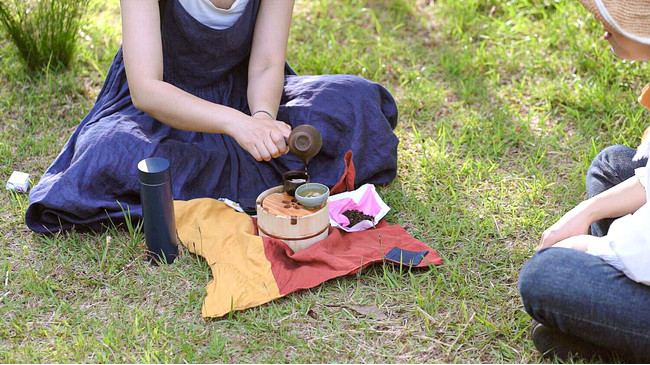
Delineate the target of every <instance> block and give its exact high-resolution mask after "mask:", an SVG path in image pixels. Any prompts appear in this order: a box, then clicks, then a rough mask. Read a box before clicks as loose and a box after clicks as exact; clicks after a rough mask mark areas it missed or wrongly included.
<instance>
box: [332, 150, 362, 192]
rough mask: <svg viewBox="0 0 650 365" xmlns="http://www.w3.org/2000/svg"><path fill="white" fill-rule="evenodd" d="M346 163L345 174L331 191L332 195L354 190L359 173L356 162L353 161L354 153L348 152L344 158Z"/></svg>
mask: <svg viewBox="0 0 650 365" xmlns="http://www.w3.org/2000/svg"><path fill="white" fill-rule="evenodd" d="M343 161H344V162H345V168H344V170H343V174H341V178H340V179H339V181H338V182H337V183H336V184H334V186H332V188H331V189H330V194H338V193H342V192H344V191H350V190H354V179H355V177H356V176H357V172H356V170H355V168H354V161H352V151H350V150H348V152H346V153H345V157H343Z"/></svg>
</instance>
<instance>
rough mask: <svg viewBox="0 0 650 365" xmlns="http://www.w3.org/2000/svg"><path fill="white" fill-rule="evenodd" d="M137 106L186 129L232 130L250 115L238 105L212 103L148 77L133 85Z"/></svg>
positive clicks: (201, 130)
mask: <svg viewBox="0 0 650 365" xmlns="http://www.w3.org/2000/svg"><path fill="white" fill-rule="evenodd" d="M131 89H132V90H131V98H132V101H133V104H134V106H135V107H136V108H137V109H139V110H141V111H143V112H145V113H147V114H149V115H151V116H152V117H154V118H156V119H158V120H160V121H163V122H164V123H165V124H167V125H169V126H171V127H174V128H177V129H183V130H189V131H194V132H206V133H225V134H232V129H233V126H235V125H238V124H239V123H240V122H238V121H241V120H242V118H248V116H247V115H246V114H244V113H242V112H240V111H238V110H236V109H233V108H230V107H227V106H223V105H220V104H215V103H211V102H209V101H206V100H203V99H201V98H199V97H196V96H194V95H192V94H190V93H187V92H185V91H183V90H181V89H179V88H177V87H176V86H174V85H171V84H169V83H167V82H164V81H160V80H147V81H141V82H140V83H138V85H137V87H136V88H135V89H134V87H131Z"/></svg>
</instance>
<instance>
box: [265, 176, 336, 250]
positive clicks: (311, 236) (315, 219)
mask: <svg viewBox="0 0 650 365" xmlns="http://www.w3.org/2000/svg"><path fill="white" fill-rule="evenodd" d="M256 209H257V227H258V230H259V234H260V236H267V237H273V238H278V239H281V240H283V241H284V242H286V243H287V245H289V247H291V249H292V250H293V252H298V251H300V250H303V249H305V248H307V247H309V246H311V245H312V244H314V243H315V242H318V241H320V240H322V239H324V238H326V237H327V234H328V228H329V223H330V219H329V200H328V201H326V202H325V205H323V206H322V207H320V208H316V209H307V208H305V207H303V206H302V205H300V204H298V202H297V201H296V198H294V197H291V196H289V195H287V194H286V193H285V192H284V188H283V187H282V186H276V187H273V188H270V189H268V190H266V191H264V192H262V193H261V194H260V195H259V196H258V197H257V201H256Z"/></svg>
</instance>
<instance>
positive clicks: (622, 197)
mask: <svg viewBox="0 0 650 365" xmlns="http://www.w3.org/2000/svg"><path fill="white" fill-rule="evenodd" d="M580 1H581V2H582V4H583V5H584V6H585V7H586V8H587V9H589V11H591V12H592V13H593V14H594V16H595V17H596V19H598V20H599V21H600V22H601V23H602V24H603V26H604V28H605V31H606V33H605V36H604V38H605V39H606V40H608V41H609V43H610V44H611V47H612V50H613V51H614V53H615V54H616V55H617V56H619V57H621V58H625V59H630V60H650V1H648V0H580ZM639 100H640V101H641V104H642V105H643V106H645V107H646V108H648V109H650V90H649V87H648V86H646V88H645V89H644V90H643V95H642V96H641V98H639ZM647 143H650V141H648V140H645V141H644V143H643V144H644V145H645V144H647ZM639 151H641V150H639ZM639 155H640V154H637V158H635V157H634V156H635V150H634V149H632V148H629V147H625V146H612V147H608V148H606V149H605V150H603V151H602V152H601V153H600V154H598V156H596V158H595V159H594V161H593V162H592V164H591V166H590V168H589V171H588V172H587V197H588V199H587V200H586V201H584V202H582V203H580V204H578V205H577V206H576V207H575V208H573V209H571V210H570V211H569V212H567V213H566V214H565V215H564V216H563V217H562V218H561V219H560V220H558V221H557V222H556V223H555V224H553V225H552V226H551V227H550V228H548V229H547V230H546V231H544V233H543V235H542V239H541V243H540V246H539V248H538V250H539V251H538V252H537V253H536V254H535V256H534V257H533V258H532V259H531V260H530V261H529V262H528V263H527V264H526V265H525V266H524V267H523V269H522V271H521V274H520V277H519V291H520V293H521V297H522V300H523V303H524V307H525V308H526V311H527V312H528V313H529V314H530V315H531V317H533V319H534V323H533V329H532V339H533V343H534V344H535V346H536V347H537V349H538V350H539V351H540V352H542V353H544V354H545V355H546V356H553V355H555V356H558V357H560V358H562V359H566V358H567V357H569V355H570V354H574V355H577V356H582V357H586V358H588V359H591V358H592V357H594V356H600V357H602V358H604V359H609V360H612V359H616V358H621V359H624V360H631V361H637V362H648V361H650V287H649V286H648V285H650V203H647V202H648V198H647V197H648V196H650V190H648V189H650V187H648V186H647V181H648V167H647V155H646V156H644V157H643V158H639V157H641V156H639ZM618 217H620V218H618ZM616 218H618V219H616ZM612 222H613V223H612ZM589 233H590V234H589Z"/></svg>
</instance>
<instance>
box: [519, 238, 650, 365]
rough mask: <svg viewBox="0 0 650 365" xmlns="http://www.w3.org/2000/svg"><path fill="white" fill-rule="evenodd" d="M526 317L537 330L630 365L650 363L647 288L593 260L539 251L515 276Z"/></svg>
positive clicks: (558, 251)
mask: <svg viewBox="0 0 650 365" xmlns="http://www.w3.org/2000/svg"><path fill="white" fill-rule="evenodd" d="M519 293H520V294H521V298H522V300H523V303H524V308H525V309H526V312H528V314H530V316H531V317H533V319H535V320H537V321H538V322H540V323H541V324H543V325H545V326H547V327H550V328H553V329H556V330H558V331H560V332H563V333H565V334H568V335H571V336H575V337H577V338H579V339H582V340H584V341H586V342H588V343H591V344H595V345H597V346H600V347H602V348H604V349H609V350H613V351H614V352H616V353H618V354H619V355H621V356H622V357H623V358H625V359H627V360H631V361H635V362H643V363H647V362H649V361H650V287H648V286H646V285H643V284H639V283H636V282H634V281H632V280H630V279H629V278H628V277H627V276H625V274H623V273H622V272H621V271H619V270H617V269H615V268H614V267H613V266H611V265H609V264H607V263H605V262H604V261H603V260H601V259H599V258H598V257H596V256H593V255H590V254H587V253H584V252H581V251H577V250H572V249H567V248H548V249H545V250H541V251H539V252H538V253H536V254H535V256H534V257H533V258H532V259H531V260H530V261H528V262H527V263H526V264H525V265H524V267H523V269H522V270H521V273H520V274H519Z"/></svg>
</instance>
